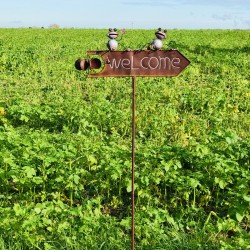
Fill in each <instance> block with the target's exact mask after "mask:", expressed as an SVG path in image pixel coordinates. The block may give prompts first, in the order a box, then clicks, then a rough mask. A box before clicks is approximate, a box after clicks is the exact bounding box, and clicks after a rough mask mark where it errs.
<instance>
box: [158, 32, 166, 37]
mask: <svg viewBox="0 0 250 250" xmlns="http://www.w3.org/2000/svg"><path fill="white" fill-rule="evenodd" d="M156 35H157V36H159V37H161V38H166V35H165V34H164V33H162V32H156Z"/></svg>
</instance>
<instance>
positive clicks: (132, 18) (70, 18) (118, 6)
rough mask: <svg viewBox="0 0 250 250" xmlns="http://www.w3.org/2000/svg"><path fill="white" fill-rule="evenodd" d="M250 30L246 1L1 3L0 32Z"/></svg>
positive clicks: (248, 0) (26, 0) (51, 0)
mask: <svg viewBox="0 0 250 250" xmlns="http://www.w3.org/2000/svg"><path fill="white" fill-rule="evenodd" d="M51 24H58V25H59V26H60V27H61V28H71V27H75V28H118V29H120V28H126V29H155V28H158V27H161V28H163V29H174V28H176V29H250V0H0V27H10V28H12V27H13V28H16V27H45V28H46V27H49V26H50V25H51Z"/></svg>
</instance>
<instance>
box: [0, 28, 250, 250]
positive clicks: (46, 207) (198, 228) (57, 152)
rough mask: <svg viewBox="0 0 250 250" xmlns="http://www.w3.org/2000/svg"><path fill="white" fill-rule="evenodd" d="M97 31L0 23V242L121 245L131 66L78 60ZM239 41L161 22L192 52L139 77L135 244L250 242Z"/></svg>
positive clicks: (244, 81) (230, 33)
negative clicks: (168, 68) (102, 66)
mask: <svg viewBox="0 0 250 250" xmlns="http://www.w3.org/2000/svg"><path fill="white" fill-rule="evenodd" d="M93 33H95V38H93ZM106 33H107V31H106V30H94V29H91V30H90V29H0V149H1V150H0V249H1V250H5V249H119V250H120V249H130V222H131V214H130V203H131V200H130V196H131V188H130V187H131V159H130V158H131V79H130V78H105V79H102V78H98V79H89V78H87V76H86V72H79V71H76V70H75V68H74V62H75V60H76V59H77V58H78V57H83V58H84V57H86V51H87V50H99V49H100V50H101V49H106V45H105V43H106V42H107V37H105V35H106ZM153 38H154V31H153V30H128V31H127V33H126V35H125V36H124V38H123V39H122V41H121V42H120V44H119V46H120V47H119V48H120V49H126V48H131V49H138V48H143V46H144V45H145V44H146V43H148V42H150V41H151V40H152V39H153ZM249 41H250V31H241V30H169V31H168V38H167V40H166V46H165V48H175V49H178V50H179V51H180V52H181V53H183V54H184V55H185V56H186V57H187V58H188V59H189V60H190V61H191V65H190V66H189V67H188V68H187V69H186V70H185V71H184V72H183V73H182V74H181V75H180V76H178V77H165V78H163V77H160V78H149V77H144V78H138V79H137V85H138V87H137V118H136V126H137V127H136V131H137V132H136V214H135V224H136V229H135V230H136V249H143V250H144V249H158V250H159V249H249V245H250V236H249V228H250V225H249V223H250V222H249V217H250V215H249V212H250V207H249V203H250V193H249V190H250V189H249V181H250V174H249V166H250V162H249V160H250V156H249V154H250V136H249V131H250V119H249V111H250V73H249V72H250V70H249V63H250V44H249Z"/></svg>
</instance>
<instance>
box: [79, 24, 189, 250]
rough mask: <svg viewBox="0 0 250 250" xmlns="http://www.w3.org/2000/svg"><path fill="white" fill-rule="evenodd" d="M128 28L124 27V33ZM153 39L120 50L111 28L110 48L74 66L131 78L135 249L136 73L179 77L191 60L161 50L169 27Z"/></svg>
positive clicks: (96, 74) (97, 73)
mask: <svg viewBox="0 0 250 250" xmlns="http://www.w3.org/2000/svg"><path fill="white" fill-rule="evenodd" d="M124 34H125V30H122V35H124ZM155 35H156V39H154V40H153V41H152V42H151V43H150V44H148V46H147V48H146V49H144V50H130V49H127V50H117V48H118V42H117V40H116V38H117V37H118V32H117V29H114V30H113V29H109V32H108V33H107V36H108V37H109V38H110V40H109V41H108V42H107V47H108V50H103V51H102V50H98V51H87V54H88V55H89V56H91V58H90V59H78V60H77V61H76V62H75V67H76V69H78V70H88V77H132V89H133V94H132V187H131V188H132V189H131V190H132V196H131V198H132V223H131V231H132V232H131V249H132V250H134V235H135V224H134V210H135V195H134V194H135V193H134V183H135V110H136V76H139V77H143V76H147V77H159V76H161V77H164V76H178V75H179V74H180V73H181V72H182V71H183V70H184V69H185V68H186V67H187V66H188V65H189V64H190V61H189V60H188V59H187V58H186V57H185V56H183V55H182V54H181V53H180V52H179V51H178V50H175V49H171V50H162V49H161V48H162V46H163V42H162V41H163V40H164V39H165V38H166V30H164V31H162V29H160V28H159V29H158V30H157V31H156V32H155Z"/></svg>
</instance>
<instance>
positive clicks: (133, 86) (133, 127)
mask: <svg viewBox="0 0 250 250" xmlns="http://www.w3.org/2000/svg"><path fill="white" fill-rule="evenodd" d="M135 112H136V77H135V76H133V77H132V184H131V185H132V188H131V190H132V197H131V198H132V208H131V209H132V219H131V250H134V248H135V115H136V114H135Z"/></svg>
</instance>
